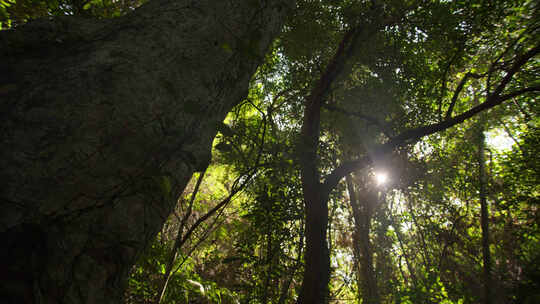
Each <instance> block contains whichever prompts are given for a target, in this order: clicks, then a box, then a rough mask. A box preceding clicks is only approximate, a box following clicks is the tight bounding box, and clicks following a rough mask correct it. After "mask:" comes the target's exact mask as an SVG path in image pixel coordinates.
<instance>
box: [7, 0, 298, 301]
mask: <svg viewBox="0 0 540 304" xmlns="http://www.w3.org/2000/svg"><path fill="white" fill-rule="evenodd" d="M292 2H293V1H286V0H274V1H265V2H261V3H260V4H259V2H253V1H209V0H201V1H187V0H184V1H182V0H178V1H172V0H152V1H150V2H149V3H148V4H146V5H144V6H143V7H141V8H140V9H138V10H136V11H135V12H133V13H132V14H130V15H128V16H125V17H122V18H117V19H112V20H92V19H87V18H82V19H81V18H75V17H67V16H66V17H62V18H57V19H54V20H40V21H35V22H33V23H31V24H28V25H26V26H22V27H20V28H18V29H16V30H10V31H2V32H0V71H1V74H2V76H1V78H0V88H1V89H0V101H1V102H0V113H2V114H1V120H0V143H1V145H2V149H1V151H0V168H1V171H0V178H1V182H2V187H1V189H0V208H1V212H0V235H1V237H2V240H3V248H4V249H3V250H1V252H0V261H1V262H0V281H1V282H2V284H0V301H1V302H3V303H118V302H120V298H121V297H122V294H123V290H124V286H125V278H126V276H127V272H128V270H129V269H130V267H131V265H132V264H133V262H134V261H135V259H136V258H137V256H138V255H139V253H140V252H141V250H142V249H143V248H145V247H146V246H147V245H148V244H149V242H150V240H151V239H152V238H153V237H154V236H155V235H156V233H157V232H158V231H159V229H160V227H161V226H162V224H163V223H164V221H165V220H166V218H167V217H168V215H169V214H170V212H171V211H172V209H173V207H174V205H175V203H176V198H177V196H178V195H179V194H180V192H181V191H182V190H183V189H184V187H185V185H186V183H187V182H188V180H189V179H190V177H191V175H192V173H193V172H194V171H197V170H201V169H203V168H204V167H205V166H206V164H207V163H208V161H209V159H210V147H211V142H212V140H213V138H214V136H215V134H216V126H217V125H218V123H220V122H221V121H222V120H223V118H224V117H225V115H226V113H227V112H228V111H229V110H230V109H231V108H232V107H233V106H234V105H235V104H236V103H238V102H239V101H240V100H241V99H242V98H244V97H245V95H246V92H247V86H248V82H249V80H250V77H251V75H252V74H253V73H254V71H255V68H256V67H257V65H258V64H259V63H260V62H261V60H262V57H263V55H264V52H265V51H266V49H267V48H268V46H269V44H270V42H271V40H272V39H273V37H274V36H275V35H276V34H277V32H278V31H279V29H280V27H281V24H282V20H283V17H284V16H285V14H286V13H287V11H289V9H288V5H290V4H292ZM246 45H249V49H246Z"/></svg>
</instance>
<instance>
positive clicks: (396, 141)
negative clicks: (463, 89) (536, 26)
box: [323, 45, 540, 192]
mask: <svg viewBox="0 0 540 304" xmlns="http://www.w3.org/2000/svg"><path fill="white" fill-rule="evenodd" d="M538 53H540V45H537V46H536V47H534V48H532V49H531V50H529V51H528V52H526V53H525V54H523V55H522V56H520V57H518V58H517V59H516V61H515V62H514V64H513V65H512V67H511V68H510V69H509V70H508V72H507V73H506V75H505V76H504V78H503V79H502V80H501V82H500V83H499V85H498V86H497V88H496V89H495V91H494V92H493V94H491V95H490V96H488V97H487V99H486V101H485V102H483V103H482V104H480V105H478V106H476V107H474V108H472V109H470V110H468V111H466V112H464V113H462V114H460V115H458V116H455V117H453V118H450V119H447V120H445V121H442V122H440V123H436V124H431V125H427V126H421V127H418V128H414V129H409V130H407V131H404V132H402V133H401V134H400V135H398V136H396V137H394V138H392V139H390V140H389V141H388V142H386V143H384V144H381V145H379V146H377V147H375V148H374V149H373V152H374V153H373V154H379V155H382V154H386V153H389V152H391V151H392V150H394V149H395V148H397V147H400V146H403V145H406V144H411V143H414V142H416V141H418V140H419V139H421V138H422V137H424V136H426V135H430V134H434V133H437V132H440V131H443V130H446V129H448V128H450V127H453V126H455V125H457V124H460V123H462V122H464V121H465V120H467V119H469V118H471V117H473V116H475V115H476V114H478V113H480V112H483V111H486V110H488V109H491V108H493V107H495V106H497V105H499V104H501V103H502V102H504V101H505V100H508V99H511V98H514V97H516V96H519V95H522V94H524V93H527V92H537V91H540V85H537V86H533V87H527V88H523V89H519V90H515V91H512V92H510V93H507V94H505V95H500V94H501V93H502V91H503V90H504V89H505V88H506V86H507V85H508V83H509V82H510V81H511V80H512V77H513V76H514V75H515V74H516V73H517V72H519V70H520V68H521V67H522V66H523V65H524V64H526V63H527V61H528V60H529V59H531V58H532V57H534V56H536V55H537V54H538ZM370 163H371V159H370V157H368V156H364V157H362V158H360V159H358V160H354V161H349V162H345V163H343V164H342V165H340V166H339V167H337V168H335V169H334V170H333V171H332V172H331V173H330V174H328V175H327V176H326V177H325V179H324V183H323V185H324V188H325V191H328V192H329V191H331V190H332V189H334V188H335V187H336V186H337V184H338V183H339V181H340V180H341V179H342V178H343V177H345V176H346V175H347V174H349V173H351V172H353V171H356V170H358V169H361V168H363V167H365V166H367V165H368V164H370Z"/></svg>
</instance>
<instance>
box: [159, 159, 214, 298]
mask: <svg viewBox="0 0 540 304" xmlns="http://www.w3.org/2000/svg"><path fill="white" fill-rule="evenodd" d="M207 169H208V167H207V168H206V169H204V170H203V171H202V172H201V174H200V175H199V177H198V178H197V183H196V184H195V189H193V193H192V194H191V198H190V199H189V204H188V207H187V209H186V214H184V216H183V217H182V219H181V220H180V223H178V231H177V232H176V237H175V239H174V244H173V247H172V248H171V252H170V253H169V257H168V259H167V265H165V274H164V275H163V283H162V285H161V286H160V288H159V290H160V292H159V299H158V301H157V304H160V303H162V302H163V299H164V297H165V292H166V291H167V285H169V280H170V279H171V276H172V274H173V273H172V270H173V266H174V261H176V258H177V257H178V252H179V251H180V249H181V248H180V247H181V244H182V239H183V235H184V227H185V226H186V223H187V221H188V219H189V217H190V216H191V213H192V210H193V203H194V202H195V197H196V196H197V193H198V192H199V187H200V186H201V183H202V180H203V178H204V174H205V173H206V170H207Z"/></svg>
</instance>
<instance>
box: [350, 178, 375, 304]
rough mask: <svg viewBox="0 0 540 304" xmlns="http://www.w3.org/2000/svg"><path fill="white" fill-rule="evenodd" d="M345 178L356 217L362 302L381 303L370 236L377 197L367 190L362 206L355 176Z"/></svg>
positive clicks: (356, 251)
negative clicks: (355, 183)
mask: <svg viewBox="0 0 540 304" xmlns="http://www.w3.org/2000/svg"><path fill="white" fill-rule="evenodd" d="M345 179H346V182H347V189H348V190H349V198H350V203H351V207H352V211H353V218H354V233H353V247H354V248H353V249H354V255H355V259H356V260H357V261H358V263H359V268H358V269H357V283H358V290H359V291H361V300H362V303H365V304H378V303H380V300H379V291H378V287H377V279H376V277H375V270H374V269H373V250H372V248H371V241H370V237H369V234H370V228H371V218H372V214H373V205H374V200H375V198H374V197H373V195H370V193H368V192H367V190H366V192H365V195H364V196H363V197H362V202H363V204H362V206H360V199H359V197H358V195H357V192H356V190H355V187H354V182H353V178H352V177H351V176H350V175H347V176H346V177H345Z"/></svg>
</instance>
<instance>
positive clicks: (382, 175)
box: [375, 172, 388, 186]
mask: <svg viewBox="0 0 540 304" xmlns="http://www.w3.org/2000/svg"><path fill="white" fill-rule="evenodd" d="M375 181H376V182H377V186H380V185H382V184H384V183H386V182H387V181H388V174H386V172H377V173H375Z"/></svg>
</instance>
